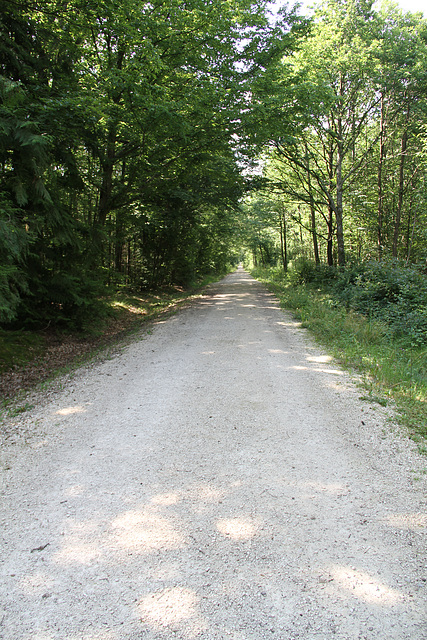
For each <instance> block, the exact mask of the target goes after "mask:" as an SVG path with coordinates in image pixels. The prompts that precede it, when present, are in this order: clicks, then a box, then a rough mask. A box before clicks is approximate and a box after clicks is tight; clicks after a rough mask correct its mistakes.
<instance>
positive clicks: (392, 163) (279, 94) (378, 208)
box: [246, 0, 427, 269]
mask: <svg viewBox="0 0 427 640" xmlns="http://www.w3.org/2000/svg"><path fill="white" fill-rule="evenodd" d="M372 4H373V3H372V2H369V1H366V0H346V1H345V2H344V1H343V0H328V1H327V2H323V3H321V4H319V6H318V7H317V9H316V11H315V14H314V18H313V21H312V24H311V29H310V32H309V34H308V35H307V36H306V37H305V38H304V39H303V40H302V41H301V42H300V46H299V47H298V49H297V50H296V51H295V53H294V54H293V55H290V56H287V57H283V58H282V59H281V60H280V62H279V63H278V64H277V65H276V66H275V68H274V74H270V79H271V82H270V84H266V79H265V78H262V79H261V80H260V81H259V82H258V83H257V88H258V91H257V92H256V94H255V96H254V99H256V100H257V101H258V103H259V105H260V108H261V105H265V104H266V100H265V94H266V92H268V95H269V104H274V108H270V109H269V110H268V114H267V116H268V117H266V119H265V122H264V125H265V127H264V128H265V135H266V137H268V144H267V146H266V149H265V153H264V176H265V178H266V179H267V187H266V190H265V192H264V195H263V199H264V201H265V202H264V204H262V203H261V202H260V198H259V196H258V197H257V198H255V199H249V200H248V202H247V209H246V211H247V216H248V218H249V219H250V221H251V222H250V224H249V231H248V233H249V235H251V230H252V235H251V238H252V245H251V250H252V253H253V254H254V255H253V258H254V262H256V263H260V264H268V262H266V261H265V258H266V256H267V257H268V256H270V255H272V254H271V251H269V252H268V254H267V253H266V252H265V251H264V252H263V251H262V250H263V248H264V241H262V242H261V245H260V243H259V242H257V241H256V238H255V236H254V233H253V230H254V225H253V222H252V221H253V220H254V219H258V220H260V219H261V220H265V211H266V210H267V211H269V212H270V222H269V225H268V226H269V227H270V228H271V229H275V231H276V237H277V240H276V246H277V247H278V248H280V247H282V250H286V252H287V253H286V255H285V256H284V258H283V264H284V267H285V269H286V265H287V262H288V261H289V260H292V259H293V258H295V257H297V256H298V255H303V256H305V257H308V258H311V259H313V260H315V262H317V263H320V262H326V263H327V264H329V265H330V266H333V265H334V264H339V265H340V266H344V265H345V264H346V263H347V261H348V260H350V261H354V260H366V259H367V260H372V259H376V260H383V259H387V258H389V257H393V258H395V259H399V260H401V261H403V262H405V263H407V264H409V263H411V262H425V260H426V258H427V206H426V198H427V192H426V182H425V168H426V164H425V163H426V157H427V154H426V151H427V147H426V138H425V131H426V126H427V100H426V98H427V64H426V61H427V22H426V20H425V19H424V18H423V17H422V16H421V14H411V13H402V12H401V10H400V9H399V8H398V7H396V6H393V5H391V4H384V7H383V8H381V9H380V10H374V9H373V8H372ZM255 247H257V248H256V251H255V252H254V248H255Z"/></svg>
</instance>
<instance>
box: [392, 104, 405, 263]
mask: <svg viewBox="0 0 427 640" xmlns="http://www.w3.org/2000/svg"><path fill="white" fill-rule="evenodd" d="M408 120H409V107H408V110H407V112H406V122H405V130H404V132H403V135H402V141H401V147H400V165H399V199H398V203H397V211H396V219H395V221H394V234H393V249H392V253H393V258H397V245H398V243H399V235H400V221H401V219H402V208H403V191H404V188H405V160H406V150H407V148H408V129H407V124H408Z"/></svg>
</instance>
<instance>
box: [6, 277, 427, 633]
mask: <svg viewBox="0 0 427 640" xmlns="http://www.w3.org/2000/svg"><path fill="white" fill-rule="evenodd" d="M358 395H359V392H358V391H357V388H355V387H354V386H353V385H352V383H351V382H350V381H349V380H348V378H347V376H346V375H345V374H344V373H343V371H341V370H340V369H339V368H338V367H337V365H336V363H335V362H334V361H333V360H332V359H331V358H330V357H329V356H327V355H326V354H324V353H322V352H321V351H320V350H319V349H318V348H317V347H316V346H315V345H313V344H312V343H310V342H309V341H308V340H307V338H306V336H305V333H304V332H303V331H301V329H300V327H299V325H298V323H296V322H295V321H294V320H293V319H292V318H291V317H290V316H288V315H287V314H284V313H283V312H282V311H281V310H280V309H279V308H278V304H277V301H276V300H275V298H274V297H273V296H271V294H269V293H268V292H266V291H265V289H264V288H263V287H262V286H261V285H260V284H259V283H257V282H256V281H254V280H253V279H251V278H250V277H249V276H248V275H247V274H246V273H245V272H243V271H242V270H239V271H238V272H236V273H235V274H231V275H230V276H228V277H227V278H225V279H224V280H223V281H222V282H221V283H219V284H217V285H214V286H212V287H211V289H210V290H209V292H208V293H207V294H206V295H205V296H204V297H203V298H202V299H201V300H200V301H198V302H197V303H196V304H194V305H193V306H191V307H190V308H188V309H186V310H185V311H183V312H181V313H179V314H177V315H175V316H173V317H171V318H170V319H169V320H167V321H166V322H165V321H163V320H162V321H159V323H158V324H157V326H156V328H155V330H154V332H153V335H150V336H146V337H145V338H144V339H143V340H140V341H138V342H135V344H133V345H132V346H131V347H129V348H128V349H127V351H126V352H125V353H123V354H121V355H119V356H117V357H116V358H115V359H113V360H110V361H108V362H105V363H104V364H102V365H98V366H97V367H94V368H93V369H88V370H87V371H85V372H82V374H81V376H80V378H79V377H77V379H76V381H75V382H74V383H73V385H71V386H70V388H68V389H66V390H64V392H62V393H61V394H59V395H58V396H57V397H55V398H52V400H51V402H50V403H49V404H48V405H47V406H46V408H45V409H43V410H42V409H40V411H39V412H38V413H34V415H32V416H31V420H32V421H33V423H34V424H37V425H38V426H37V429H38V430H37V431H36V432H35V435H34V436H33V439H32V440H29V446H28V448H27V449H25V450H22V451H15V452H12V453H13V456H12V454H11V457H10V463H8V464H9V466H10V469H9V471H8V475H7V482H5V484H4V489H3V494H4V495H3V497H4V511H3V514H4V515H3V521H2V531H3V549H4V550H5V553H4V555H3V569H2V582H3V586H2V587H0V589H1V595H2V602H3V606H4V609H3V612H2V613H1V615H0V621H1V622H0V637H2V640H16V639H17V638H19V640H30V639H31V640H140V639H141V640H142V639H144V640H171V639H172V638H177V639H178V640H187V639H189V640H192V639H200V640H223V639H224V638H228V637H230V638H233V640H265V639H266V638H277V639H280V640H297V639H301V640H331V639H332V638H336V639H337V640H362V639H363V640H425V638H426V637H427V636H426V634H425V632H426V626H425V625H426V616H425V611H426V607H425V604H426V600H425V598H426V583H425V572H424V569H423V567H424V564H425V546H424V545H425V543H424V538H423V537H425V531H426V525H427V517H426V514H425V512H424V511H423V506H425V500H424V498H423V495H424V494H423V493H422V491H421V484H420V490H418V487H417V486H415V485H414V483H411V482H410V480H409V478H410V467H408V468H407V466H405V465H407V458H405V457H404V455H406V453H405V452H404V451H403V445H401V446H402V451H403V453H404V455H403V457H402V455H401V453H400V450H397V449H393V448H392V447H391V446H390V442H389V441H388V440H387V439H385V440H384V444H382V440H381V437H380V435H377V440H376V441H375V442H374V441H371V439H370V438H371V435H372V437H373V435H374V434H375V433H376V434H382V431H383V425H384V424H385V420H386V415H385V414H384V415H382V414H381V413H379V411H380V410H377V409H373V408H372V407H370V406H368V405H364V404H362V403H361V402H360V400H359V399H358ZM36 434H38V435H36ZM384 438H385V436H384ZM409 459H411V461H412V458H408V460H409ZM415 462H416V460H415V458H414V464H415ZM411 464H412V462H411ZM423 500H424V502H423Z"/></svg>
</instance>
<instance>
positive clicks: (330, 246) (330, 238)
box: [327, 147, 334, 267]
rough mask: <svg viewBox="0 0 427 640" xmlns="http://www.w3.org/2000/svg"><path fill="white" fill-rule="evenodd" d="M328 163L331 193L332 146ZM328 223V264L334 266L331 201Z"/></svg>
mask: <svg viewBox="0 0 427 640" xmlns="http://www.w3.org/2000/svg"><path fill="white" fill-rule="evenodd" d="M328 163H329V166H328V174H329V193H331V192H332V182H333V176H334V169H333V150H332V147H330V148H329V151H328ZM327 225H328V245H327V258H328V265H329V266H330V267H333V266H334V212H333V209H332V205H331V203H329V204H328V221H327Z"/></svg>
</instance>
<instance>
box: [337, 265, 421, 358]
mask: <svg viewBox="0 0 427 640" xmlns="http://www.w3.org/2000/svg"><path fill="white" fill-rule="evenodd" d="M333 292H334V294H335V296H336V297H337V300H338V301H339V302H342V303H343V304H345V305H346V307H347V308H349V309H354V310H356V311H358V312H359V313H362V314H364V315H366V316H367V317H369V318H373V319H377V320H380V321H381V322H384V323H386V324H387V325H388V327H389V332H390V335H392V336H393V337H395V338H400V339H401V340H403V341H404V342H408V343H409V344H411V345H412V346H417V345H422V344H424V343H427V278H426V274H425V273H424V271H423V269H422V268H420V267H417V266H414V265H411V266H404V265H402V264H400V263H398V262H366V263H361V264H358V265H352V266H350V267H346V268H345V269H342V270H340V271H338V274H337V278H336V281H335V283H334V286H333Z"/></svg>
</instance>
